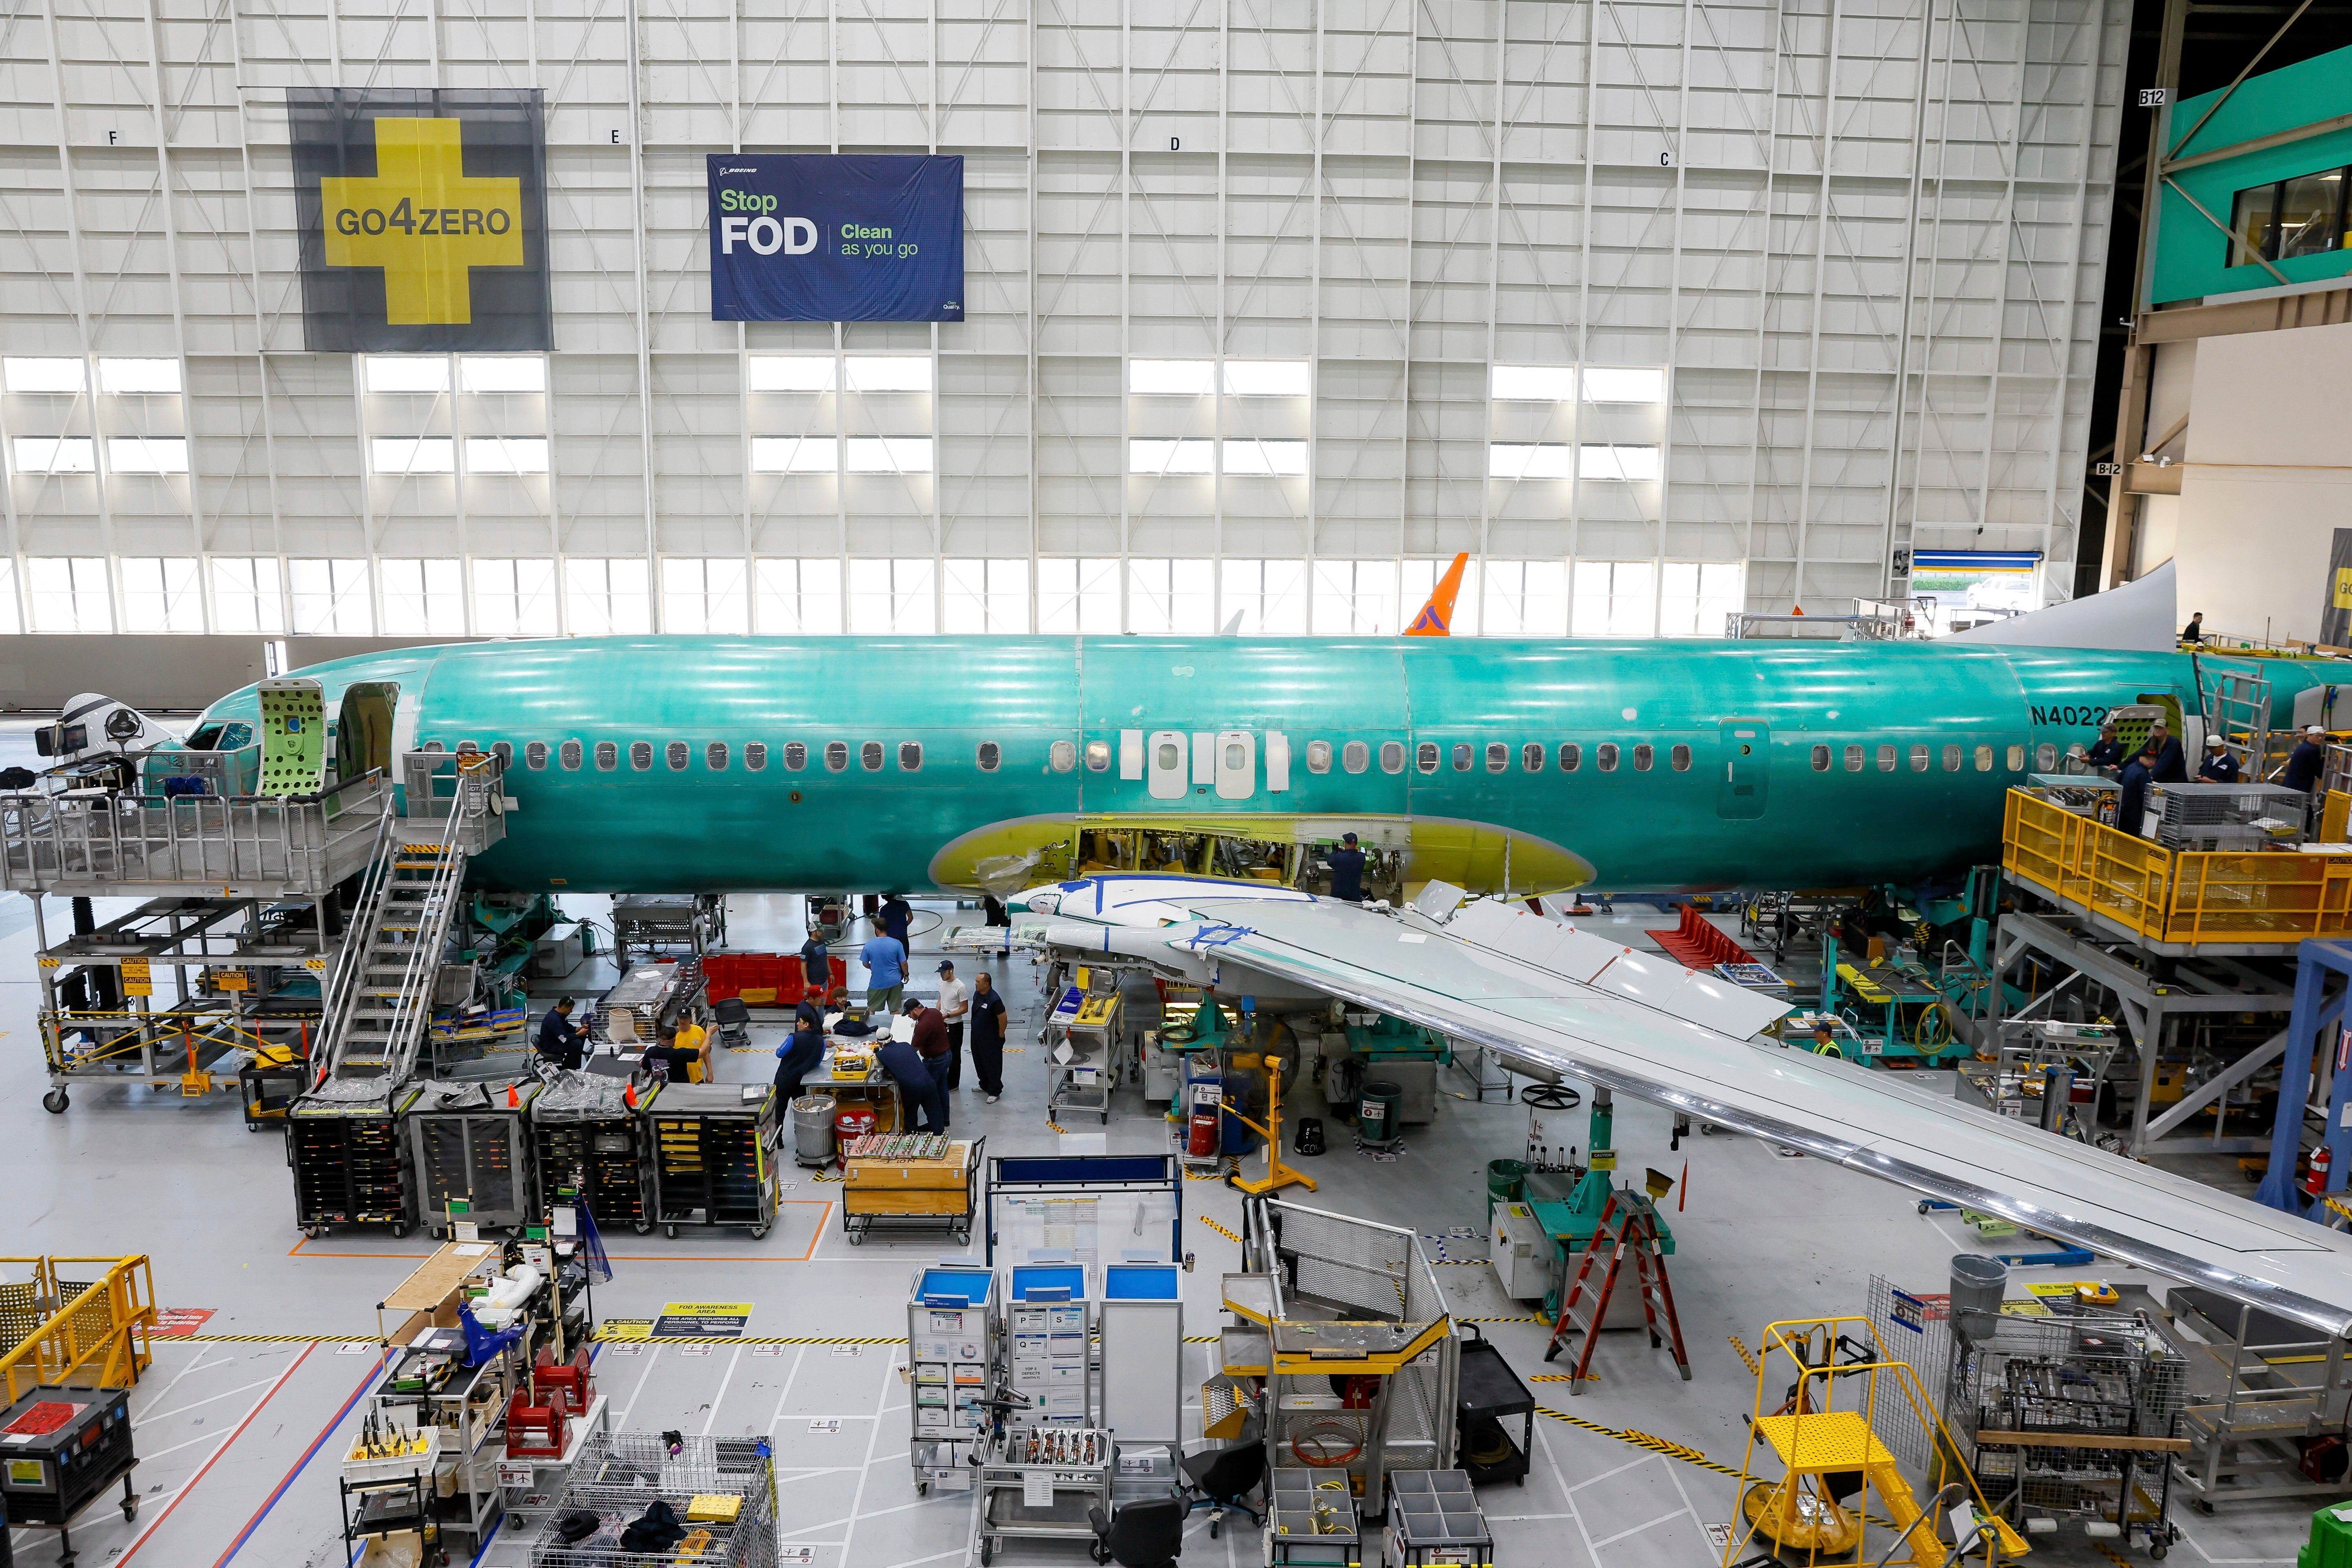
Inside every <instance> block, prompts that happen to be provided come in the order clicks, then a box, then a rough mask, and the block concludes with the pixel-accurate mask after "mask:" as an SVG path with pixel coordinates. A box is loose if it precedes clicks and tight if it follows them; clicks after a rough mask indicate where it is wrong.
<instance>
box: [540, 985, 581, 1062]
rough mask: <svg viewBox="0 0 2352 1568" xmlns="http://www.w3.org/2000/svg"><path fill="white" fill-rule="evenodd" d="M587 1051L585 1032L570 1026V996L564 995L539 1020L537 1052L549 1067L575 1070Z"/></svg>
mask: <svg viewBox="0 0 2352 1568" xmlns="http://www.w3.org/2000/svg"><path fill="white" fill-rule="evenodd" d="M587 1051H588V1036H587V1033H586V1032H585V1031H584V1030H581V1029H575V1028H573V1027H572V998H571V997H569V996H566V997H565V998H564V999H563V1000H562V1001H561V1002H558V1003H557V1004H556V1005H554V1006H552V1007H550V1008H549V1009H548V1010H547V1016H545V1017H543V1018H541V1020H540V1021H539V1054H540V1055H541V1056H542V1057H545V1058H547V1060H548V1064H549V1065H550V1066H551V1067H559V1068H568V1069H573V1070H576V1069H577V1068H579V1066H580V1062H581V1058H583V1057H584V1056H586V1055H587Z"/></svg>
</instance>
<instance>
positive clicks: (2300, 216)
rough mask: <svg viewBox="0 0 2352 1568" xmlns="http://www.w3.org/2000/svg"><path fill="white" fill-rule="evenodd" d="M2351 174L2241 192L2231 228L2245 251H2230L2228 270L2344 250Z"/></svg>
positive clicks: (2299, 178) (2325, 173) (2330, 172)
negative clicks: (2241, 242) (2346, 199)
mask: <svg viewBox="0 0 2352 1568" xmlns="http://www.w3.org/2000/svg"><path fill="white" fill-rule="evenodd" d="M2346 173H2347V171H2345V170H2343V169H2324V170H2321V171H2320V172H2319V173H2317V174H2297V175H2295V176H2294V177H2293V178H2292V179H2285V180H2275V181H2273V182H2272V183H2271V184H2267V185H2252V186H2249V187H2248V188H2247V189H2245V190H2242V191H2240V192H2239V193H2238V194H2237V195H2236V196H2234V197H2233V198H2232V199H2231V204H2230V206H2231V212H2230V227H2231V230H2232V231H2233V232H2234V233H2235V234H2236V235H2237V237H2238V238H2239V239H2240V240H2242V241H2244V244H2243V245H2242V246H2241V245H2237V244H2231V245H2230V246H2229V251H2230V257H2229V265H2230V266H2231V267H2253V266H2258V265H2259V264H2260V262H2259V261H2258V260H2257V259H2256V258H2260V259H2261V261H2284V260H2286V259H2288V258H2293V257H2297V256H2318V255H2322V254H2324V253H2326V252H2327V251H2331V250H2341V249H2343V248H2344V240H2345V226H2346V223H2347V215H2346V212H2345V205H2344V204H2345V191H2346V188H2347V184H2352V182H2347V180H2346V178H2345V174H2346Z"/></svg>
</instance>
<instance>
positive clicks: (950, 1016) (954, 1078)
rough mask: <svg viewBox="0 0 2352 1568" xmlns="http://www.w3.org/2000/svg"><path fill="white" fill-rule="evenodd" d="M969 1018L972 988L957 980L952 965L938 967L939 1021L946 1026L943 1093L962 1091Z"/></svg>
mask: <svg viewBox="0 0 2352 1568" xmlns="http://www.w3.org/2000/svg"><path fill="white" fill-rule="evenodd" d="M970 1016H971V986H969V985H966V984H964V983H963V982H962V981H961V980H958V979H957V978H956V972H955V964H954V963H953V962H952V961H948V962H943V963H940V1020H941V1021H942V1022H944V1023H945V1024H946V1025H947V1026H948V1054H947V1061H946V1063H945V1066H946V1068H947V1076H946V1077H945V1078H944V1079H941V1080H940V1087H941V1088H943V1089H961V1088H962V1087H963V1026H964V1020H965V1019H966V1018H968V1017H970Z"/></svg>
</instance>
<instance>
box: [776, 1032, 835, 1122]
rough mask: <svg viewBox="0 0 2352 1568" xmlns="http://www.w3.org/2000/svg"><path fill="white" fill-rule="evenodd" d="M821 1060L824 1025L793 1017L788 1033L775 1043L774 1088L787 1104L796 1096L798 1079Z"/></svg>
mask: <svg viewBox="0 0 2352 1568" xmlns="http://www.w3.org/2000/svg"><path fill="white" fill-rule="evenodd" d="M822 1061H824V1024H823V1023H822V1022H818V1023H814V1024H813V1023H811V1022H809V1020H807V1019H806V1018H796V1019H794V1020H793V1032H792V1034H791V1036H790V1037H787V1038H786V1039H785V1041H784V1043H783V1044H782V1045H781V1046H778V1047H776V1091H777V1092H778V1093H779V1094H781V1095H782V1097H783V1100H784V1103H785V1104H786V1105H787V1106H789V1105H790V1104H791V1103H792V1102H793V1100H796V1099H798V1098H799V1097H800V1092H801V1082H802V1080H803V1079H805V1078H807V1077H808V1075H809V1074H811V1073H813V1072H814V1071H816V1069H817V1064H818V1063H820V1062H822Z"/></svg>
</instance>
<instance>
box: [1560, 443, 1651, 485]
mask: <svg viewBox="0 0 2352 1568" xmlns="http://www.w3.org/2000/svg"><path fill="white" fill-rule="evenodd" d="M1663 472H1664V468H1663V467H1662V466H1661V464H1660V462H1659V456H1658V448H1657V447H1608V446H1599V445H1593V444H1589V443H1588V444H1587V445H1585V446H1581V447H1578V448H1577V449H1576V477H1577V478H1578V479H1629V480H1632V479H1656V478H1657V477H1658V476H1659V475H1660V474H1661V473H1663Z"/></svg>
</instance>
